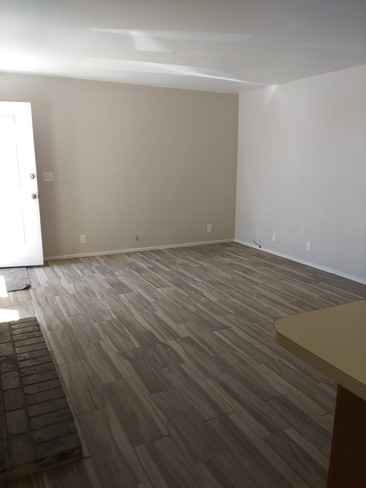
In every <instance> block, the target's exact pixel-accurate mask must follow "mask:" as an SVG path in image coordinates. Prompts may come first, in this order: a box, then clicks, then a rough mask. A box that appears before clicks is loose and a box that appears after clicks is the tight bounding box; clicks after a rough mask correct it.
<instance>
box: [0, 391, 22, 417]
mask: <svg viewBox="0 0 366 488" xmlns="http://www.w3.org/2000/svg"><path fill="white" fill-rule="evenodd" d="M3 401H4V408H5V410H6V411H7V412H9V411H10V410H17V409H18V408H22V407H23V406H24V398H23V394H22V391H21V389H20V388H16V389H15V390H7V391H5V392H4V398H3Z"/></svg>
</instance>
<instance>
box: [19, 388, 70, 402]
mask: <svg viewBox="0 0 366 488" xmlns="http://www.w3.org/2000/svg"><path fill="white" fill-rule="evenodd" d="M63 396H65V395H64V392H63V389H62V388H56V389H55V390H45V391H41V392H39V393H35V394H34V395H26V396H25V403H26V404H27V405H36V404H37V403H43V402H47V401H48V400H56V399H57V398H61V397H63Z"/></svg>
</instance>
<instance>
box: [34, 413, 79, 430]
mask: <svg viewBox="0 0 366 488" xmlns="http://www.w3.org/2000/svg"><path fill="white" fill-rule="evenodd" d="M70 419H72V413H71V410H70V409H69V408H64V409H63V410H56V411H55V412H50V413H46V414H44V415H39V416H38V417H33V418H32V419H31V427H32V429H42V428H43V427H47V425H53V424H58V423H59V422H64V421H65V420H70Z"/></svg>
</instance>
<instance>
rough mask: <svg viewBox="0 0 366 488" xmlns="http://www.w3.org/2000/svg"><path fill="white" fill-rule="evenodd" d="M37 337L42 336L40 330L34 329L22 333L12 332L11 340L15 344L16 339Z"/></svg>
mask: <svg viewBox="0 0 366 488" xmlns="http://www.w3.org/2000/svg"><path fill="white" fill-rule="evenodd" d="M37 337H42V339H43V336H42V332H41V331H39V330H35V331H33V332H23V333H22V334H13V341H14V344H15V345H16V346H17V345H18V341H24V340H27V341H28V340H29V339H35V338H37Z"/></svg>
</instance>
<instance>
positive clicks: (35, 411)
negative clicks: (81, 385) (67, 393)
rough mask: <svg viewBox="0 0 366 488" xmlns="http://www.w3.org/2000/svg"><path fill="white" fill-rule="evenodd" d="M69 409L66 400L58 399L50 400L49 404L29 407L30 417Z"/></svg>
mask: <svg viewBox="0 0 366 488" xmlns="http://www.w3.org/2000/svg"><path fill="white" fill-rule="evenodd" d="M66 407H68V404H67V401H66V398H65V397H63V398H58V399H57V400H50V401H49V402H44V403H37V405H32V406H31V407H28V415H29V416H30V417H36V416H37V415H42V414H44V413H49V412H54V411H55V410H61V409H63V408H66Z"/></svg>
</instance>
